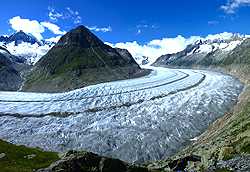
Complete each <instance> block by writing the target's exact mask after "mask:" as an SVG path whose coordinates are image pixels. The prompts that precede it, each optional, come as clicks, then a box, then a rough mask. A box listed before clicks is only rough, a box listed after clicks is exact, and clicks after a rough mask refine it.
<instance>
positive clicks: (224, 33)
mask: <svg viewBox="0 0 250 172" xmlns="http://www.w3.org/2000/svg"><path fill="white" fill-rule="evenodd" d="M232 35H233V34H232V33H229V32H223V33H220V34H215V35H211V34H209V35H208V36H207V37H206V38H205V39H210V40H214V39H218V38H223V39H229V38H230V37H231V36H232Z"/></svg>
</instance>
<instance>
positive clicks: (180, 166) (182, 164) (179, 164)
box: [168, 155, 201, 171]
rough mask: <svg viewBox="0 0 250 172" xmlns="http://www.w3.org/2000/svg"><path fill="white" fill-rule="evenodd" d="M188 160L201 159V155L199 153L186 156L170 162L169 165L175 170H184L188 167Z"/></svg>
mask: <svg viewBox="0 0 250 172" xmlns="http://www.w3.org/2000/svg"><path fill="white" fill-rule="evenodd" d="M188 161H192V162H196V161H201V157H200V156H197V155H190V156H186V157H184V158H180V159H177V160H174V161H173V162H170V163H168V166H169V167H170V168H171V170H173V171H178V170H181V171H183V170H184V169H185V168H186V166H187V164H188Z"/></svg>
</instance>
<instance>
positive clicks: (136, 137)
mask: <svg viewBox="0 0 250 172" xmlns="http://www.w3.org/2000/svg"><path fill="white" fill-rule="evenodd" d="M148 68H151V69H153V72H152V73H151V74H150V75H148V76H145V77H142V78H137V79H130V80H123V81H116V82H109V83H103V84H98V85H92V86H88V87H85V88H82V89H78V90H74V91H70V92H67V93H55V94H45V93H23V92H0V138H1V139H3V140H7V141H9V142H12V143H14V144H23V145H26V146H29V147H40V148H43V149H45V150H50V151H63V150H67V149H74V150H85V151H91V152H94V153H98V154H101V155H105V156H108V157H113V158H119V159H121V160H123V161H125V162H128V163H141V162H144V161H153V160H156V159H162V158H167V157H169V156H171V155H173V154H175V153H177V152H178V151H180V150H181V149H182V148H184V147H186V145H188V144H189V143H190V139H193V138H195V137H197V136H199V135H200V134H201V133H202V132H204V131H205V130H206V129H207V128H208V127H209V125H211V124H212V122H214V121H215V120H216V119H218V118H220V117H222V116H224V115H225V114H226V113H227V112H228V111H229V110H230V109H231V108H232V107H233V106H234V105H235V104H236V103H237V97H238V95H239V93H240V92H241V91H242V88H243V86H244V85H243V84H242V83H241V82H239V81H237V80H236V79H235V78H233V77H231V76H228V75H223V74H221V73H216V72H208V71H193V70H184V69H180V70H171V69H166V68H154V67H148Z"/></svg>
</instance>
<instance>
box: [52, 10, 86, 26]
mask: <svg viewBox="0 0 250 172" xmlns="http://www.w3.org/2000/svg"><path fill="white" fill-rule="evenodd" d="M66 9H67V12H65V13H63V12H61V13H58V12H55V9H54V8H53V7H50V6H49V7H48V10H49V19H50V22H53V23H56V22H58V19H69V18H71V19H72V20H73V21H74V24H78V23H81V22H82V18H81V17H80V16H79V15H78V14H79V13H78V11H73V10H72V9H71V8H70V7H66Z"/></svg>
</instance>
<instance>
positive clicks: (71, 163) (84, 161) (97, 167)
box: [38, 150, 148, 172]
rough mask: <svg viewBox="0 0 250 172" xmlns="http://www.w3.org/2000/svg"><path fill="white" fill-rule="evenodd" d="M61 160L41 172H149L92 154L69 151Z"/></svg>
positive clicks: (59, 154)
mask: <svg viewBox="0 0 250 172" xmlns="http://www.w3.org/2000/svg"><path fill="white" fill-rule="evenodd" d="M58 156H59V158H61V160H59V161H56V162H54V163H52V164H51V165H50V166H49V167H47V168H44V169H39V170H38V171H40V172H52V171H57V172H59V171H60V172H63V171H64V172H68V171H70V172H80V171H82V172H85V171H95V172H112V171H113V172H116V171H117V172H118V171H119V172H147V171H148V170H147V169H146V168H143V167H138V166H135V165H129V164H126V163H124V162H122V161H121V160H119V159H112V158H107V157H104V156H99V155H97V154H94V153H91V152H85V151H82V152H78V151H73V150H67V151H64V152H61V153H58Z"/></svg>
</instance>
